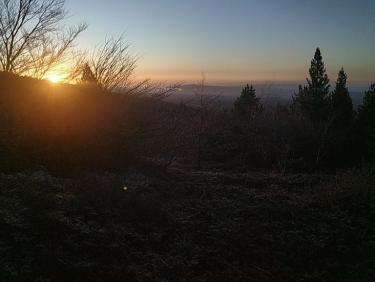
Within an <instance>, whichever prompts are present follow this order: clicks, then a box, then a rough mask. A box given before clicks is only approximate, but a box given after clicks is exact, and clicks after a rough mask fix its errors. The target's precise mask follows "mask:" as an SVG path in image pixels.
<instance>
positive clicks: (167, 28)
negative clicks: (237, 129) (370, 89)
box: [66, 0, 375, 84]
mask: <svg viewBox="0 0 375 282" xmlns="http://www.w3.org/2000/svg"><path fill="white" fill-rule="evenodd" d="M66 4H67V8H68V10H69V11H70V14H71V17H70V19H69V21H71V22H79V21H86V22H87V23H88V25H89V28H88V30H87V31H86V32H85V34H83V35H82V36H81V38H80V39H79V44H80V46H82V47H83V48H92V46H93V45H95V44H97V43H100V42H102V41H103V40H104V38H105V37H106V36H109V35H119V34H122V33H125V35H126V38H127V39H128V40H129V41H130V42H132V44H133V47H132V48H133V52H134V54H136V55H140V56H141V59H140V61H139V68H138V74H139V76H141V77H150V78H153V79H156V80H163V81H166V80H168V81H176V80H177V81H184V82H196V81H198V80H199V79H200V76H201V73H202V72H204V73H205V76H206V78H207V80H208V81H209V82H212V83H217V84H218V83H222V84H225V83H239V82H240V83H243V82H267V81H280V82H282V81H303V80H304V79H305V77H306V75H307V70H308V67H309V63H310V60H311V57H312V56H313V54H314V50H315V48H316V47H317V46H319V47H320V48H321V50H322V53H323V57H324V60H325V62H326V67H327V70H328V72H329V74H330V77H331V80H335V77H336V74H337V72H338V70H339V68H340V67H341V66H342V65H343V66H344V68H345V69H346V71H347V72H348V74H349V80H350V82H351V83H352V84H367V83H369V82H370V81H374V82H375V56H374V50H375V1H374V0H357V1H349V0H341V1H338V0H326V1H323V0H315V1H310V0H282V1H281V0H231V1H230V0H216V1H214V0H201V1H197V0H185V1H179V0H175V1H172V0H157V1H156V0H106V1H103V0H67V1H66Z"/></svg>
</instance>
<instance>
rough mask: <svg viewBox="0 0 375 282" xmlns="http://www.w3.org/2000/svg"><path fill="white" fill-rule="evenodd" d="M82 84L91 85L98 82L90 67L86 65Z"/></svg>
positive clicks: (83, 70)
mask: <svg viewBox="0 0 375 282" xmlns="http://www.w3.org/2000/svg"><path fill="white" fill-rule="evenodd" d="M80 82H81V83H90V84H96V83H97V82H98V81H97V79H96V77H95V75H94V73H93V72H92V70H91V68H90V66H89V65H88V64H87V63H86V64H84V66H83V69H82V77H81V81H80Z"/></svg>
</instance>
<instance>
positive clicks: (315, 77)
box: [293, 48, 330, 126]
mask: <svg viewBox="0 0 375 282" xmlns="http://www.w3.org/2000/svg"><path fill="white" fill-rule="evenodd" d="M309 74H310V78H307V83H308V85H307V86H304V87H302V86H301V85H300V86H299V92H298V94H296V95H295V96H294V97H293V108H294V109H295V110H296V111H298V112H299V113H300V114H302V115H303V116H306V117H307V118H309V119H310V120H311V121H312V122H313V123H314V125H315V126H320V125H321V123H322V122H325V121H326V120H327V118H328V115H329V87H330V85H329V79H328V76H327V73H326V69H325V67H324V62H323V58H322V54H321V52H320V49H319V48H317V49H316V51H315V55H314V58H313V59H312V61H311V66H310V69H309Z"/></svg>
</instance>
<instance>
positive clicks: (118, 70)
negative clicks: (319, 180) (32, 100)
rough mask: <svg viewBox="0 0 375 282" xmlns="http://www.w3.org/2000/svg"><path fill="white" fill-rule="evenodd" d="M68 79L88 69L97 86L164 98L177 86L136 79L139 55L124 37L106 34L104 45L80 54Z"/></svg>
mask: <svg viewBox="0 0 375 282" xmlns="http://www.w3.org/2000/svg"><path fill="white" fill-rule="evenodd" d="M76 60H77V62H76V64H75V66H74V68H73V70H72V73H71V75H70V78H71V79H72V80H77V77H79V76H80V75H81V74H82V72H84V71H85V69H87V68H89V69H90V70H91V72H92V74H93V79H95V81H96V82H97V85H98V86H99V87H100V88H101V89H102V90H103V91H105V92H119V93H124V94H128V95H137V96H141V95H145V96H150V97H154V98H159V99H162V98H165V97H166V96H169V95H170V94H172V92H173V91H174V90H175V89H177V88H179V86H180V85H179V84H175V85H170V86H165V87H164V86H162V85H159V84H155V83H151V82H150V80H149V79H143V80H137V79H136V78H135V70H136V68H137V61H138V58H137V57H136V56H133V55H132V54H131V52H130V43H129V42H128V41H127V40H125V38H124V37H123V36H120V37H118V38H115V37H109V38H107V39H105V41H104V44H102V45H99V46H97V47H96V48H95V49H94V50H93V51H91V52H88V53H86V54H81V55H79V56H77V58H76Z"/></svg>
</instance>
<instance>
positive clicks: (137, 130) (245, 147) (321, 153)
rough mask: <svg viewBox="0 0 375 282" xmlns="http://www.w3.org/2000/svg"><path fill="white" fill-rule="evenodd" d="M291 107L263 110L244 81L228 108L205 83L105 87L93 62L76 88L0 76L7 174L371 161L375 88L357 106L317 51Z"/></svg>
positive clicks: (302, 167) (0, 142)
mask: <svg viewBox="0 0 375 282" xmlns="http://www.w3.org/2000/svg"><path fill="white" fill-rule="evenodd" d="M309 74H310V77H309V78H308V79H307V83H308V84H307V85H306V86H300V87H299V92H298V93H296V94H295V97H294V99H293V102H292V104H291V105H290V106H281V105H278V106H276V107H268V108H267V107H265V106H263V105H262V103H261V100H260V99H259V98H257V96H256V90H255V89H254V88H253V87H252V86H249V85H247V86H246V87H245V88H244V89H243V90H242V93H241V95H240V96H239V98H238V99H237V100H236V101H235V103H234V105H233V109H232V110H231V111H228V110H225V109H223V107H221V105H220V102H219V99H217V96H215V95H210V94H209V93H205V89H204V85H202V87H201V89H199V90H197V92H196V93H195V98H194V99H193V100H192V101H191V103H185V104H182V103H181V104H180V105H173V104H170V103H166V102H163V101H162V100H161V99H156V98H152V97H144V96H139V95H127V94H126V93H121V94H119V93H116V92H108V91H105V90H103V89H102V88H101V87H98V86H96V82H95V80H94V78H93V75H92V73H91V71H90V69H89V68H88V67H87V68H85V69H84V71H83V73H82V79H81V82H80V83H79V84H77V85H69V84H53V83H50V82H48V81H44V80H37V79H33V78H27V77H20V76H17V75H14V74H10V73H5V72H4V73H1V74H0V107H1V109H0V125H1V133H0V134H1V138H0V162H1V169H2V170H3V171H19V170H38V169H46V170H49V171H51V172H53V173H58V174H65V173H76V172H80V171H86V170H122V169H126V168H127V167H128V166H129V165H134V164H138V163H141V165H142V166H146V167H147V166H154V165H155V167H160V169H164V168H167V167H168V166H169V165H172V164H184V165H187V166H190V167H195V168H202V167H203V168H204V167H217V168H221V169H242V170H247V169H274V170H280V171H284V172H285V171H312V170H317V169H318V170H327V169H328V170H332V169H336V168H345V167H350V166H355V165H360V164H363V163H364V162H372V161H373V160H374V149H375V147H374V146H375V145H374V144H375V143H374V137H375V135H374V132H375V131H374V130H375V85H372V86H371V87H370V89H369V90H368V91H367V92H366V94H365V97H364V102H363V105H362V106H361V107H360V108H359V109H358V111H357V112H356V111H354V109H353V105H352V101H351V98H350V95H349V92H348V88H347V85H346V82H347V75H346V73H345V72H344V70H343V69H341V70H340V71H339V74H338V78H337V82H336V85H335V87H334V89H333V90H332V91H331V90H330V85H329V79H328V77H327V74H326V70H325V68H324V63H323V60H322V56H321V53H320V50H319V49H317V50H316V53H315V56H314V58H313V60H312V62H311V67H310V69H309Z"/></svg>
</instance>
